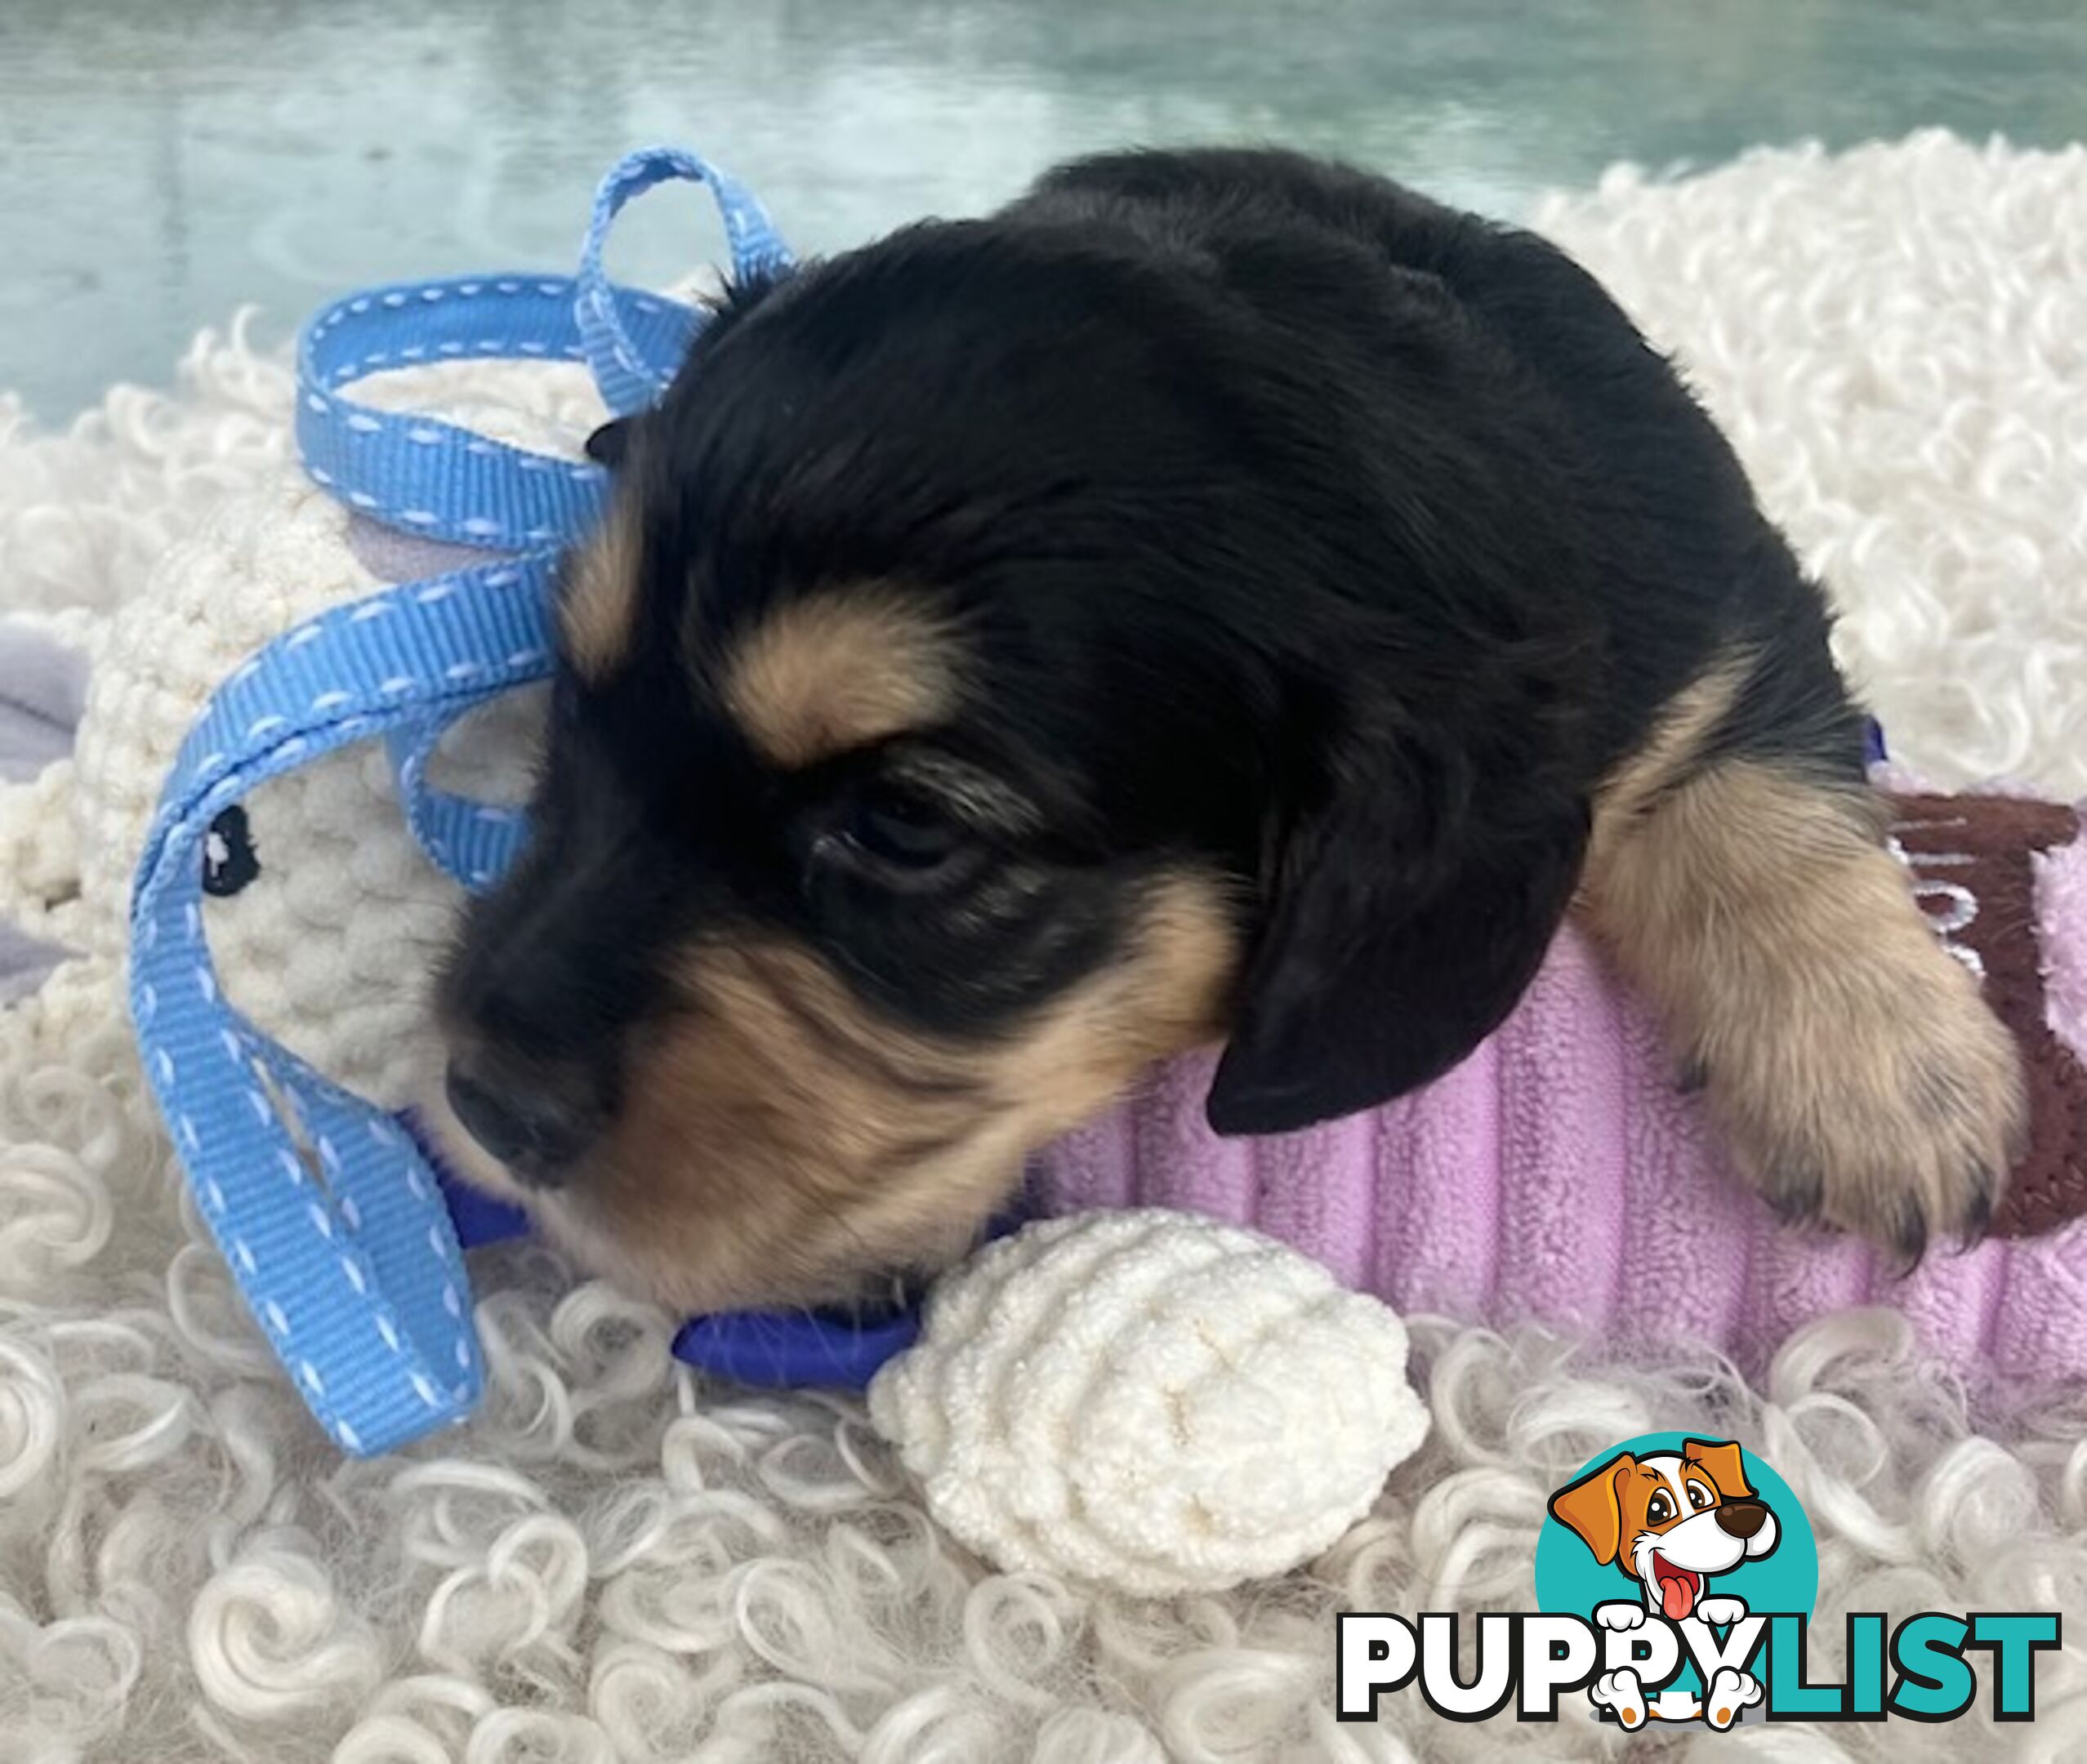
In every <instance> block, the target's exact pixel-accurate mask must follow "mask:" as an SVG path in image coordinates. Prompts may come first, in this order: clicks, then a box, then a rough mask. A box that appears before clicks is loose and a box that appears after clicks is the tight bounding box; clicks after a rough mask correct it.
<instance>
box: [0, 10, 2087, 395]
mask: <svg viewBox="0 0 2087 1764" xmlns="http://www.w3.org/2000/svg"><path fill="white" fill-rule="evenodd" d="M1927 124H1943V125H1947V126H1948V127H1953V128H1955V129H1958V130H1960V131H1964V132H1965V133H1968V134H1970V135H1973V136H1979V137H1982V136H1986V135H1987V134H1990V133H1992V132H1994V131H2000V132H2004V133H2005V134H2007V135H2008V136H2010V137H2012V138H2013V139H2016V140H2021V141H2024V142H2028V143H2038V144H2049V145H2055V144H2058V143H2059V142H2062V141H2064V140H2070V139H2072V138H2075V137H2076V136H2080V134H2082V133H2083V132H2087V0H2000V3H1998V4H1993V5H1981V4H1978V3H1976V0H1621V3H1613V4H1602V3H1598V0H1571V3H1563V4H1554V5H1541V4H1516V3H1512V0H1463V3H1459V0H1438V3H1433V4H1423V3H1420V0H1384V3H1375V4H1371V3H1365V0H1291V3H1287V4H1286V3H1275V0H1262V3H1259V4H1252V3H1247V0H1191V3H1184V0H1057V3H1055V4H1054V3H1050V0H962V3H952V0H942V3H930V4H905V3H901V0H742V3H739V4H736V5H735V4H727V3H717V0H680V3H677V0H417V3H415V0H340V3H337V4H332V5H325V4H319V3H316V0H100V3H97V0H70V3H69V0H0V387H9V386H11V387H15V388H17V389H19V390H22V391H23V392H24V393H25V394H26V395H27V396H28V397H29V399H30V401H31V403H32V404H33V407H34V408H36V409H37V410H38V412H40V413H42V415H43V416H46V417H47V418H50V419H51V420H58V419H61V418H63V417H64V416H66V415H68V414H69V413H70V412H72V411H74V410H75V409H77V408H79V407H80V406H81V405H82V404H83V403H87V401H88V400H90V399H92V398H93V397H95V396H96V394H98V392H99V391H100V389H101V388H102V387H103V386H104V385H106V384H107V383H108V382H109V381H112V380H114V379H117V378H131V379H138V380H144V381H163V380H165V379H166V378H167V376H168V373H169V371H170V368H171V366H172V362H173V361H174V359H176V356H177V355H178V354H179V352H180V350H181V348H182V346H183V345H184V344H185V342H186V341H187V340H188V338H189V336H190V334H191V333H192V332H194V329H195V328H196V327H198V325H201V324H205V323H217V322H220V321H221V320H222V319H223V318H225V316H226V315H227V314H229V313H230V311H231V310H232V309H233V308H234V306H235V305H238V304H239V303H240V302H242V301H256V302H258V303H260V304H261V305H262V307H263V308H264V309H265V313H266V317H267V323H266V326H265V327H264V333H263V334H264V335H274V336H280V335H283V334H285V333H287V332H288V330H289V329H290V328H291V327H292V326H294V325H295V324H296V323H297V322H298V321H299V320H300V319H301V318H302V316H303V315H304V314H305V312H306V311H307V310H309V309H310V307H311V306H313V305H315V304H317V303H318V302H319V301H322V300H323V299H325V298H326V297H327V296H328V295H329V294H331V293H332V292H335V291H337V290H338V289H339V288H341V287H345V286H346V285H348V284H350V283H360V282H367V281H371V280H375V279H379V278H388V277H393V276H400V277H403V276H412V275H421V274H437V273H441V272H453V271H461V270H466V269H490V268H503V267H506V266H509V265H519V266H523V267H534V266H539V265H541V266H544V267H558V268H563V267H567V266H569V264H570V262H571V260H572V256H573V251H574V247H575V243H576V241H577V236H578V232H579V227H580V223H581V220H582V217H583V214H584V211H585V207H586V198H587V195H588V192H589V191H590V189H591V187H592V185H593V182H594V180H595V177H596V176H598V175H599V173H600V171H601V170H602V169H603V167H605V166H606V165H607V164H608V163H609V161H610V160H611V159H613V158H614V157H615V156H616V155H617V154H618V153H620V152H621V151H622V150H623V149H625V148H627V147H629V146H632V145H638V144H641V143H644V142H649V141H653V140H680V141H684V142H686V143H688V144H689V145H695V146H698V147H700V148H701V149H703V150H704V151H705V152H707V153H708V154H711V155H712V156H713V157H715V158H718V159H720V160H721V161H722V162H723V163H725V164H726V165H728V166H729V167H731V168H732V169H733V170H734V171H737V172H738V174H739V175H740V176H742V177H743V178H744V179H746V180H748V181H749V182H751V184H752V185H754V186H755V187H756V189H758V190H760V192H761V193H762V194H764V195H765V197H766V198H767V199H768V201H769V204H770V206H771V207H773V209H774V212H775V213H776V215H777V216H778V220H780V221H781V223H782V224H783V228H784V230H785V233H786V234H787V237H789V238H790V239H791V240H792V243H795V244H796V246H797V247H799V249H800V250H811V249H831V248H834V247H841V246H844V245H846V244H849V243H853V242H854V241H856V240H858V239H861V238H865V237H867V236H868V235H870V234H873V233H875V232H876V231H878V230H880V229H883V228H885V227H887V226H890V225H894V224H896V223H898V222H899V221H902V220H907V219H909V218H912V217H914V216H918V215H921V214H922V213H927V212H939V213H944V214H955V213H962V212H974V211H976V210H979V209H980V208H983V207H987V206H988V205H990V204H992V203H994V202H996V201H997V200H998V199H1000V198H1003V197H1005V196H1006V195H1007V194H1010V193H1011V192H1012V191H1014V190H1015V189H1017V188H1019V186H1020V185H1021V184H1022V183H1023V181H1024V180H1026V179H1027V178H1028V176H1031V175H1032V173H1033V172H1035V171H1037V170H1038V169H1040V168H1041V167H1043V166H1045V165H1046V164H1048V163H1050V162H1051V161H1053V160H1055V159H1057V158H1061V157H1063V156H1064V155H1066V154H1071V153H1075V152H1078V151H1081V150H1084V149H1093V148H1098V147H1102V146H1108V145H1117V144H1121V143H1124V142H1128V141H1166V140H1191V139H1197V138H1203V139H1211V138H1233V139H1237V138H1242V137H1243V138H1250V139H1271V140H1282V141H1287V142H1290V143H1293V144H1295V145H1303V146H1307V147H1313V148H1320V149H1330V150H1333V151H1337V152H1340V153H1342V154H1347V155H1349V156H1350V157H1352V158H1357V159H1359V160H1362V161H1363V162H1365V163H1369V164H1371V165H1374V166H1376V167H1380V168H1382V169H1385V170H1386V171H1391V172H1393V173H1394V174H1395V175H1398V176H1402V177H1405V178H1407V179H1408V180H1411V181H1412V182H1414V183H1416V184H1419V185H1423V186H1424V187H1427V188H1429V189H1433V190H1434V191H1435V192H1436V193H1437V194H1441V195H1443V196H1446V197H1447V198H1451V199H1452V200H1456V201H1460V202H1463V203H1469V204H1471V205H1473V206H1477V207H1483V208H1486V209H1488V210H1490V211H1492V212H1498V213H1502V214H1507V215H1513V214H1514V213H1517V212H1519V211H1521V210H1522V209H1523V208H1524V207H1526V206H1527V203H1528V202H1529V200H1530V198H1532V195H1533V194H1535V193H1536V191H1538V190H1540V189H1544V188H1546V187H1549V186H1552V185H1578V184H1584V183H1585V182H1587V181H1589V180H1591V179H1592V178H1594V176H1596V175H1597V174H1598V173H1599V171H1601V169H1602V168H1603V167H1605V166H1607V165H1608V164H1609V163H1612V162H1613V161H1615V160H1617V159H1619V158H1633V159H1637V160H1639V161H1641V162H1644V163H1650V164H1653V165H1665V164H1667V163H1672V162H1675V161H1682V162H1688V163H1697V164H1701V163H1712V162H1715V161H1717V160H1719V159H1722V158H1726V157H1728V155H1730V154H1733V153H1735V152H1737V151H1738V150H1739V149H1741V148H1743V147H1745V146H1746V145H1750V144H1751V143H1755V142H1761V141H1772V142H1788V141H1793V140H1802V139H1806V138H1813V137H1816V138H1819V139H1822V140H1826V142H1828V143H1829V144H1831V145H1848V144H1851V143H1853V142H1856V141H1858V140H1864V139H1867V138H1870V137H1872V136H1880V135H1881V136H1897V135H1902V134H1904V133H1905V132H1906V131H1908V130H1911V129H1912V128H1915V127H1920V126H1923V125H1927ZM701 225H702V222H701V221H700V219H699V210H698V207H697V206H696V203H694V202H693V201H692V200H690V199H689V198H660V199H658V200H656V201H655V202H653V203H649V204H647V205H645V207H644V209H643V210H641V211H640V212H638V213H637V214H635V216H633V220H632V224H631V227H630V229H629V232H630V235H631V236H630V237H629V238H628V239H627V241H626V242H625V248H624V252H623V256H622V263H621V265H620V267H621V268H622V269H624V270H625V271H626V272H627V273H629V274H635V275H639V276H660V275H663V274H671V273H672V272H673V271H675V270H676V269H680V267H682V266H683V265H685V262H686V261H688V260H689V257H690V256H707V255H708V254H709V252H710V251H711V248H712V247H713V245H714V238H713V236H712V235H711V234H710V233H708V232H707V230H698V229H699V227H700V226H701Z"/></svg>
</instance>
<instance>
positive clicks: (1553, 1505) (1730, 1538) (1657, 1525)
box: [1550, 1440, 1777, 1622]
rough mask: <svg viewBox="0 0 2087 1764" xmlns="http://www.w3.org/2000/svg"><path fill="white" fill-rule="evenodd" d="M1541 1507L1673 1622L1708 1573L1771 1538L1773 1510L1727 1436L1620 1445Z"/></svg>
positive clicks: (1763, 1548) (1686, 1610) (1767, 1546)
mask: <svg viewBox="0 0 2087 1764" xmlns="http://www.w3.org/2000/svg"><path fill="white" fill-rule="evenodd" d="M1550 1511H1551V1515H1552V1517H1554V1518H1555V1519H1556V1520H1557V1521H1559V1523H1560V1524H1561V1525H1563V1526H1567V1527H1568V1528H1569V1529H1570V1530H1572V1531H1573V1532H1574V1533H1576V1535H1578V1537H1579V1538H1580V1539H1581V1542H1582V1543H1584V1544H1586V1546H1587V1548H1589V1549H1590V1551H1591V1552H1593V1553H1594V1559H1595V1561H1598V1562H1600V1563H1602V1564H1603V1565H1604V1566H1607V1565H1608V1564H1609V1563H1612V1562H1613V1563H1614V1564H1615V1565H1616V1566H1617V1568H1619V1569H1620V1570H1622V1572H1623V1573H1624V1574H1625V1575H1628V1576H1629V1577H1630V1579H1633V1580H1635V1581H1637V1582H1638V1583H1639V1584H1640V1585H1641V1586H1643V1588H1644V1589H1645V1592H1646V1594H1647V1598H1648V1603H1649V1605H1650V1606H1652V1608H1653V1609H1655V1610H1661V1611H1663V1612H1664V1613H1665V1614H1666V1615H1667V1616H1668V1617H1669V1618H1670V1619H1673V1620H1675V1622H1679V1620H1680V1619H1683V1618H1684V1617H1686V1616H1688V1615H1689V1614H1690V1613H1691V1612H1692V1611H1693V1610H1695V1608H1696V1606H1697V1603H1698V1602H1699V1601H1701V1598H1702V1597H1703V1593H1704V1588H1705V1586H1706V1584H1707V1582H1708V1580H1709V1578H1710V1575H1715V1574H1724V1573H1728V1572H1729V1571H1730V1570H1732V1569H1734V1568H1736V1567H1737V1566H1739V1565H1740V1563H1741V1562H1743V1561H1748V1560H1750V1559H1751V1558H1757V1557H1763V1556H1765V1555H1767V1554H1768V1552H1770V1551H1771V1550H1773V1548H1775V1546H1776V1543H1777V1525H1776V1521H1775V1515H1774V1514H1773V1512H1771V1511H1770V1510H1769V1508H1768V1505H1767V1504H1766V1503H1764V1502H1763V1501H1762V1500H1761V1499H1759V1497H1758V1496H1756V1495H1755V1493H1754V1490H1752V1488H1750V1486H1748V1484H1747V1481H1746V1471H1745V1468H1744V1459H1743V1458H1742V1456H1741V1451H1740V1449H1739V1447H1738V1446H1737V1445H1735V1444H1733V1443H1732V1441H1728V1440H1726V1441H1709V1440H1688V1441H1684V1442H1683V1446H1682V1448H1681V1450H1679V1452H1653V1453H1649V1454H1647V1455H1646V1456H1645V1457H1643V1458H1638V1457H1634V1456H1633V1455H1632V1454H1630V1453H1629V1452H1619V1453H1617V1455H1616V1456H1615V1457H1614V1458H1612V1459H1610V1460H1609V1461H1608V1463H1605V1464H1603V1465H1602V1466H1601V1468H1599V1469H1596V1470H1592V1471H1590V1472H1588V1473H1587V1474H1586V1475H1585V1476H1584V1477H1581V1479H1580V1480H1579V1481H1577V1482H1575V1483H1573V1484H1572V1486H1569V1487H1567V1488H1563V1489H1560V1490H1559V1492H1558V1493H1557V1494H1555V1495H1553V1496H1552V1497H1551V1502H1550Z"/></svg>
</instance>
